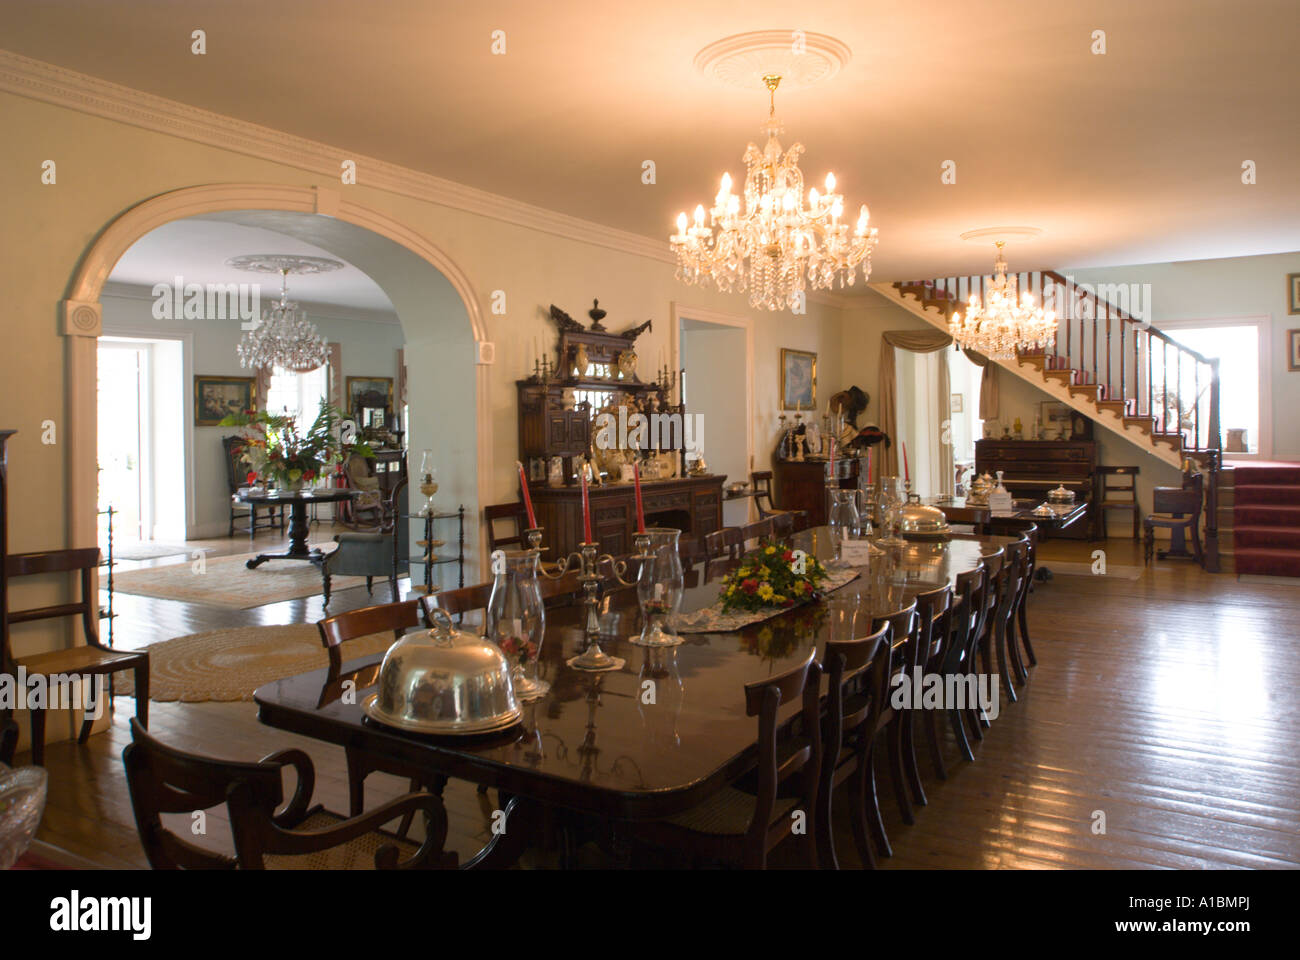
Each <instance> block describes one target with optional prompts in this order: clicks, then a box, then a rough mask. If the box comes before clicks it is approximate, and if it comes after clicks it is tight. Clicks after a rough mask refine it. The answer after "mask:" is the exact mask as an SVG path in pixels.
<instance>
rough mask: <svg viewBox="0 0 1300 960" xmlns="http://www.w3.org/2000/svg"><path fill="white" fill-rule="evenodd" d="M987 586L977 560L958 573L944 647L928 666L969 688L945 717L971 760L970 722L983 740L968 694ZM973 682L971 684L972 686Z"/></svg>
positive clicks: (985, 569)
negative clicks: (970, 566)
mask: <svg viewBox="0 0 1300 960" xmlns="http://www.w3.org/2000/svg"><path fill="white" fill-rule="evenodd" d="M988 585H989V567H988V564H987V563H985V562H984V561H982V560H981V561H980V563H979V565H978V566H977V567H976V568H975V569H974V570H963V571H961V572H960V573H958V574H957V577H956V583H955V584H954V586H953V604H952V617H951V622H950V629H949V635H948V645H947V649H946V650H945V651H943V653H941V654H940V655H938V656H936V657H935V658H934V659H933V660H932V661H931V667H930V669H931V670H932V671H934V672H936V673H939V674H941V675H942V676H943V677H944V680H945V689H946V683H947V678H948V677H955V678H957V679H959V680H960V681H961V682H962V683H963V685H964V686H965V688H966V690H967V691H968V699H967V701H966V703H965V704H963V705H962V706H960V707H959V706H958V705H957V704H955V703H950V704H948V707H947V713H948V720H949V722H950V724H951V726H952V734H953V737H954V738H956V740H957V747H958V748H959V749H960V750H961V753H962V756H963V757H965V758H966V759H967V760H970V761H974V759H975V753H974V751H972V750H971V746H970V740H969V739H968V738H967V735H966V725H967V723H969V724H971V728H972V731H973V732H972V733H971V736H973V737H976V738H977V739H980V740H983V739H984V730H983V729H982V727H981V726H980V722H979V715H978V711H977V708H976V706H975V705H974V704H973V703H972V702H971V700H970V699H969V695H970V694H971V693H973V692H975V691H976V690H978V677H976V671H975V667H974V659H973V658H974V656H975V652H974V651H975V648H974V645H973V643H972V639H971V638H972V637H978V636H979V630H980V629H981V627H982V624H983V622H984V615H985V611H986V604H985V599H984V598H985V595H986V593H987V591H988ZM972 684H974V685H972Z"/></svg>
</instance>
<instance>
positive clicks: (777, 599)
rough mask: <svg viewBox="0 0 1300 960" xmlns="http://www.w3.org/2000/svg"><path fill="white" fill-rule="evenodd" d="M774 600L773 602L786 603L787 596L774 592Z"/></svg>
mask: <svg viewBox="0 0 1300 960" xmlns="http://www.w3.org/2000/svg"><path fill="white" fill-rule="evenodd" d="M772 602H773V603H785V597H783V596H781V594H779V593H774V594H772Z"/></svg>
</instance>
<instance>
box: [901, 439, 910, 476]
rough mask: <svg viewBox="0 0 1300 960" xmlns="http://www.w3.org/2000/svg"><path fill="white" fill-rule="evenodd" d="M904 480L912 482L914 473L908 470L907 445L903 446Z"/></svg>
mask: <svg viewBox="0 0 1300 960" xmlns="http://www.w3.org/2000/svg"><path fill="white" fill-rule="evenodd" d="M903 479H904V480H907V481H911V479H912V471H911V470H909V469H908V468H907V444H903Z"/></svg>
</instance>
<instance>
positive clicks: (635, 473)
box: [632, 463, 645, 533]
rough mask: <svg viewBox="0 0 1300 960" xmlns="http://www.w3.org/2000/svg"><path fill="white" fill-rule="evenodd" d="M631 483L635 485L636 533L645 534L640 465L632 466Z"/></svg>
mask: <svg viewBox="0 0 1300 960" xmlns="http://www.w3.org/2000/svg"><path fill="white" fill-rule="evenodd" d="M632 481H633V483H635V484H636V532H637V533H645V507H644V506H642V504H641V465H640V464H639V463H634V464H632Z"/></svg>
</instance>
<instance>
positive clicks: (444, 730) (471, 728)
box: [362, 610, 522, 734]
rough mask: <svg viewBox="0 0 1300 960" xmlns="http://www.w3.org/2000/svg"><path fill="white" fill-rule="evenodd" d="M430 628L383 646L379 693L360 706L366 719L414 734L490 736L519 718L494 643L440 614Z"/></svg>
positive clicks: (507, 672) (505, 663) (507, 668)
mask: <svg viewBox="0 0 1300 960" xmlns="http://www.w3.org/2000/svg"><path fill="white" fill-rule="evenodd" d="M433 617H434V621H435V626H434V628H433V629H432V630H429V631H428V632H426V633H413V634H409V635H407V636H405V637H402V639H400V640H398V641H397V642H396V643H395V644H393V645H392V646H391V647H389V648H388V652H387V653H386V654H384V662H383V664H382V665H381V666H380V668H379V692H378V693H373V694H371V695H370V696H369V697H367V698H366V700H365V701H364V702H363V703H362V709H363V710H364V711H365V713H366V715H367V716H368V717H370V719H372V720H375V721H377V722H379V723H382V724H384V725H385V726H390V727H397V728H398V729H400V730H409V731H411V732H413V733H435V734H465V733H490V732H492V731H495V730H504V729H505V728H507V727H509V726H511V725H513V724H515V723H517V722H518V721H519V718H520V717H521V716H522V712H521V711H520V709H519V702H518V701H517V700H516V699H515V690H514V686H513V684H512V683H511V682H510V664H509V662H508V661H507V660H506V658H505V655H504V654H503V653H502V652H501V649H500V648H499V647H497V645H496V644H494V643H492V642H490V641H488V640H485V639H484V638H483V637H479V636H475V635H474V634H472V633H468V632H465V631H463V630H457V629H456V626H455V625H454V624H453V623H452V622H451V618H450V617H449V616H447V614H446V612H445V611H442V610H435V611H433Z"/></svg>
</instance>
